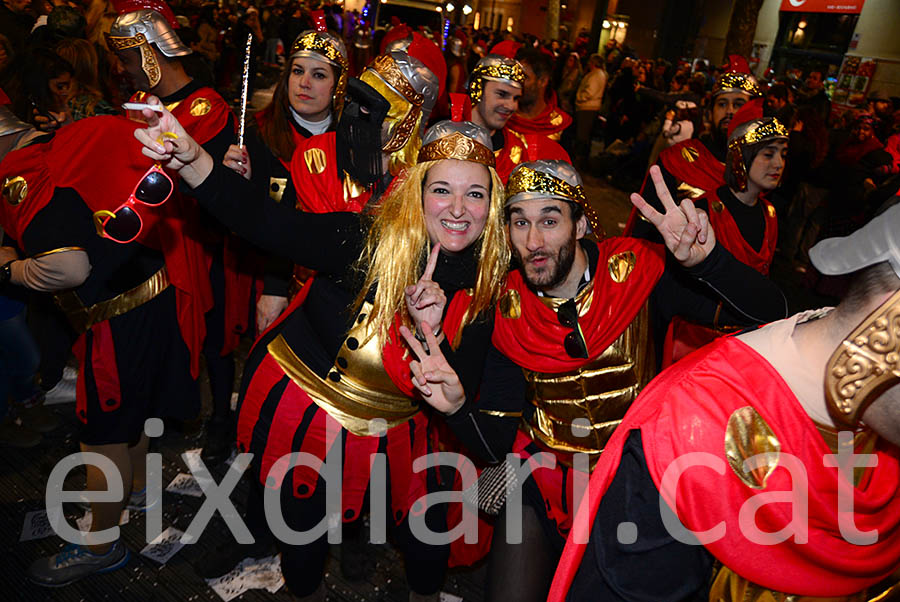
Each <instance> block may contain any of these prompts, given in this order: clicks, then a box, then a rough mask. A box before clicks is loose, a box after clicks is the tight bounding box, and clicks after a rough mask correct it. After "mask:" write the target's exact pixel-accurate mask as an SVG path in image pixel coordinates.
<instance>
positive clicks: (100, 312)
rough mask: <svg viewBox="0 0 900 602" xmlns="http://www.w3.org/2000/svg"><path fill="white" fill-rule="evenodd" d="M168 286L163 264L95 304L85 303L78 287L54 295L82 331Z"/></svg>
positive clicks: (73, 325) (126, 309) (138, 304)
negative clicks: (86, 304) (153, 271)
mask: <svg viewBox="0 0 900 602" xmlns="http://www.w3.org/2000/svg"><path fill="white" fill-rule="evenodd" d="M168 286H169V274H168V272H166V266H163V267H162V268H160V270H159V271H158V272H156V273H155V274H153V275H152V276H150V278H148V279H147V280H145V281H144V282H142V283H141V284H139V285H137V286H136V287H134V288H133V289H131V290H128V291H125V292H124V293H121V294H118V295H116V296H115V297H113V298H112V299H107V300H106V301H101V302H100V303H95V304H94V305H90V306H85V305H84V303H82V301H81V299H80V298H79V297H78V294H77V293H76V292H75V291H64V292H61V293H57V294H56V295H54V296H55V297H56V304H57V305H58V306H59V308H60V309H61V310H62V311H63V313H65V314H66V316H67V317H68V318H69V322H70V323H71V324H72V327H73V328H74V329H75V331H76V332H77V333H79V334H81V333H82V332H86V331H87V330H88V329H89V328H90V327H91V326H93V325H94V324H98V323H100V322H103V321H104V320H110V319H112V318H115V317H116V316H121V315H122V314H124V313H127V312H129V311H131V310H132V309H135V308H137V307H140V306H141V305H143V304H144V303H147V302H148V301H150V300H151V299H153V298H154V297H156V296H157V295H159V294H160V293H161V292H163V291H164V290H166V288H168Z"/></svg>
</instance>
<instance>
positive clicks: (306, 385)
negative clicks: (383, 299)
mask: <svg viewBox="0 0 900 602" xmlns="http://www.w3.org/2000/svg"><path fill="white" fill-rule="evenodd" d="M371 309H372V305H371V303H364V304H363V307H362V309H360V312H359V314H358V315H357V317H356V319H355V320H354V325H353V327H352V328H351V329H350V332H348V333H347V338H346V339H344V343H343V344H342V345H341V348H340V350H339V351H338V355H337V358H336V359H335V362H334V366H332V368H331V370H329V372H328V375H327V376H326V377H325V378H321V377H319V376H318V375H317V374H316V373H314V372H313V371H312V370H310V369H309V367H307V366H306V364H304V363H303V362H302V361H300V358H298V357H297V355H296V354H295V353H294V351H293V350H292V349H291V348H290V346H289V345H288V343H287V341H286V340H285V339H284V337H283V336H281V335H279V336H278V337H276V338H275V339H274V340H273V341H272V342H271V343H269V345H268V351H269V355H271V356H272V357H273V359H275V361H276V362H278V365H279V366H281V368H282V370H284V373H285V374H287V375H288V376H289V377H290V378H291V380H293V381H294V382H295V383H296V384H297V385H298V386H299V387H300V388H301V389H303V390H304V391H305V392H306V393H307V395H309V396H310V398H312V400H313V401H314V402H316V404H317V405H318V406H319V407H321V408H322V409H323V410H325V411H326V412H328V414H329V415H330V416H331V417H332V418H334V419H335V420H337V421H338V422H339V423H340V424H341V426H343V427H344V428H345V429H347V430H348V431H350V432H351V433H353V434H354V435H360V436H368V435H378V434H381V433H382V432H383V430H384V428H385V427H386V428H391V427H393V426H396V425H398V424H401V423H403V422H406V421H407V420H409V419H410V418H412V417H413V416H414V415H415V414H416V412H418V411H419V405H418V403H417V402H415V401H414V400H413V399H410V398H409V397H407V396H406V395H404V394H403V393H402V392H401V391H400V390H399V389H398V388H397V386H396V385H395V384H394V382H393V381H392V380H391V378H390V377H389V376H388V374H387V372H385V369H384V363H383V362H382V359H381V345H380V344H379V343H378V341H377V337H370V336H368V334H369V327H368V325H367V323H366V322H365V319H364V318H365V316H366V315H368V313H369V312H370V311H371ZM376 419H377V420H380V421H383V422H382V423H380V424H377V423H374V424H373V423H372V422H371V421H372V420H376Z"/></svg>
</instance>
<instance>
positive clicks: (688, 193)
mask: <svg viewBox="0 0 900 602" xmlns="http://www.w3.org/2000/svg"><path fill="white" fill-rule="evenodd" d="M675 192H677V193H679V194H678V198H682V199H683V198H685V197H688V198H692V199H699V198H700V197H702V196H703V195H704V194H706V191H705V190H703V189H702V188H697V187H696V186H691V185H690V184H688V183H687V182H682V183H681V184H679V185H678V188H676V189H675ZM639 215H640V214H639ZM641 217H644V216H643V215H641Z"/></svg>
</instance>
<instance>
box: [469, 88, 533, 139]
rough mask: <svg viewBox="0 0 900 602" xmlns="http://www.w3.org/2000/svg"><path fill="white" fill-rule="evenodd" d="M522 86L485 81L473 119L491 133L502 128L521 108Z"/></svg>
mask: <svg viewBox="0 0 900 602" xmlns="http://www.w3.org/2000/svg"><path fill="white" fill-rule="evenodd" d="M520 98H522V88H517V87H516V86H513V85H510V84H507V83H503V82H494V81H489V80H488V81H485V82H484V93H483V94H482V95H481V102H479V103H478V104H477V105H475V112H474V114H473V115H472V117H473V120H474V121H475V123H477V124H478V125H480V126H483V127H484V128H486V129H487V130H488V131H490V132H491V133H493V132H495V131H497V130H502V129H503V128H504V127H505V126H506V122H507V121H509V118H510V117H512V115H513V113H515V112H516V111H518V110H519V99H520Z"/></svg>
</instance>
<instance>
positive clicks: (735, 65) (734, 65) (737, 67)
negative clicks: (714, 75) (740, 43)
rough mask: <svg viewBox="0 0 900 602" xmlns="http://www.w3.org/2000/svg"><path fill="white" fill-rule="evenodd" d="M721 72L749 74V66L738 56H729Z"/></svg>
mask: <svg viewBox="0 0 900 602" xmlns="http://www.w3.org/2000/svg"><path fill="white" fill-rule="evenodd" d="M722 70H723V71H730V72H732V73H747V74H749V73H750V65H749V64H748V63H747V59H745V58H744V57H742V56H741V55H739V54H729V55H728V63H727V64H726V65H725V67H724V68H723V69H722Z"/></svg>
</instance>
